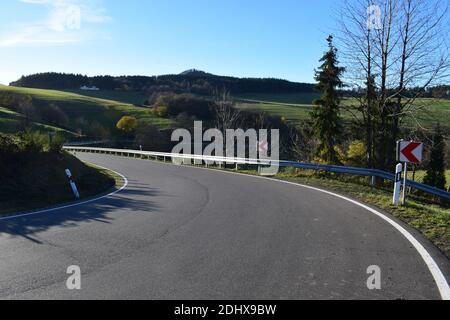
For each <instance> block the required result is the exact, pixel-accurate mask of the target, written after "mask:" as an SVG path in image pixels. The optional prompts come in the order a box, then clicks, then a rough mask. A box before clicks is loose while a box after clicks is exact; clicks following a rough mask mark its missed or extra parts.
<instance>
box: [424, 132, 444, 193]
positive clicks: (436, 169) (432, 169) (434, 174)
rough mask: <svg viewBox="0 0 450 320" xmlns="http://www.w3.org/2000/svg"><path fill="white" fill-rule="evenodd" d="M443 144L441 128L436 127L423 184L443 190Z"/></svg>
mask: <svg viewBox="0 0 450 320" xmlns="http://www.w3.org/2000/svg"><path fill="white" fill-rule="evenodd" d="M444 158H445V144H444V137H443V136H442V132H441V128H440V126H439V125H438V126H437V128H436V130H435V133H434V135H433V145H432V147H431V152H430V160H429V161H428V164H427V173H426V175H425V178H424V180H423V182H424V183H425V184H428V185H430V186H433V187H436V188H439V189H444V190H445V184H446V182H445V160H444Z"/></svg>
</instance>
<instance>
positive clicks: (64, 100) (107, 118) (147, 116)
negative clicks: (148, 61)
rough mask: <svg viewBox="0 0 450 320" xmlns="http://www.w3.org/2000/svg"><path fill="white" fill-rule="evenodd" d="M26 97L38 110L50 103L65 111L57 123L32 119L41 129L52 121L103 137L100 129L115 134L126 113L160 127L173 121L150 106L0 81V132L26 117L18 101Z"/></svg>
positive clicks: (11, 129)
mask: <svg viewBox="0 0 450 320" xmlns="http://www.w3.org/2000/svg"><path fill="white" fill-rule="evenodd" d="M24 97H31V100H32V106H33V108H34V109H35V110H34V111H37V113H39V110H40V109H43V108H48V107H49V106H50V107H52V108H57V109H60V110H61V111H62V113H63V116H62V117H63V120H64V121H61V122H60V123H58V124H57V125H55V124H50V123H44V124H41V125H40V124H39V121H34V120H33V121H34V122H35V124H34V125H36V126H37V128H40V129H49V128H48V127H45V125H49V124H50V125H52V127H56V128H53V129H55V130H62V131H71V132H77V133H81V134H83V135H84V134H87V135H89V136H99V137H100V136H101V131H105V132H106V131H108V132H109V133H110V134H113V135H114V134H116V133H117V129H116V127H115V126H116V123H117V121H118V120H119V119H120V118H121V117H122V116H124V115H128V116H133V117H136V118H137V119H139V120H140V121H142V122H144V123H147V124H151V125H155V126H157V127H159V128H164V127H167V126H168V125H169V124H170V121H169V120H168V119H161V118H158V117H156V116H154V115H153V114H152V113H151V110H150V109H145V108H139V107H136V106H134V105H132V104H130V103H124V102H118V101H114V100H107V99H101V98H96V97H89V96H84V95H80V94H77V93H71V92H64V91H57V90H45V89H31V88H17V87H8V86H2V85H0V107H1V109H0V132H1V131H4V132H11V131H13V128H14V125H17V124H18V122H19V121H20V119H23V117H24V114H23V111H22V110H21V108H20V103H19V102H18V101H19V100H20V99H23V98H24ZM42 126H44V127H42ZM50 129H51V128H50ZM44 131H45V130H44Z"/></svg>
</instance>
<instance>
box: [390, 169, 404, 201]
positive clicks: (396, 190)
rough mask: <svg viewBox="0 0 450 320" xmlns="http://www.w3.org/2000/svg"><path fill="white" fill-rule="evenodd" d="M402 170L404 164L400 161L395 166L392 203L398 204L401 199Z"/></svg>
mask: <svg viewBox="0 0 450 320" xmlns="http://www.w3.org/2000/svg"><path fill="white" fill-rule="evenodd" d="M402 170H403V165H402V164H401V163H399V164H398V165H397V166H396V167H395V184H394V196H393V197H392V203H393V204H394V205H396V206H397V205H398V203H399V201H400V187H401V185H402Z"/></svg>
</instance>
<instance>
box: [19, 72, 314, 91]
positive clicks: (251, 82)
mask: <svg viewBox="0 0 450 320" xmlns="http://www.w3.org/2000/svg"><path fill="white" fill-rule="evenodd" d="M11 85H12V86H17V87H29V88H41V89H56V90H63V89H79V88H80V87H81V86H84V85H88V86H96V87H98V88H100V89H102V90H124V91H149V92H161V91H171V92H175V93H194V94H201V95H212V94H214V91H215V90H216V88H220V89H221V90H226V91H228V92H230V93H232V94H240V93H293V92H311V91H313V88H314V85H312V84H307V83H296V82H290V81H287V80H281V79H272V78H265V79H264V78H236V77H225V76H216V75H212V74H209V73H205V72H198V71H190V72H185V73H182V74H178V75H163V76H158V77H156V76H154V77H146V76H120V77H111V76H96V77H87V76H85V75H80V74H65V73H39V74H33V75H29V76H22V77H21V78H20V79H19V80H17V81H15V82H12V83H11Z"/></svg>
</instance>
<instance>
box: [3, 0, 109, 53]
mask: <svg viewBox="0 0 450 320" xmlns="http://www.w3.org/2000/svg"><path fill="white" fill-rule="evenodd" d="M19 1H20V2H22V3H26V4H30V5H41V6H46V7H47V8H48V12H47V15H46V17H45V18H44V19H42V20H40V21H34V22H28V23H27V24H26V25H25V26H24V27H22V28H21V29H19V30H14V31H13V32H10V33H9V34H5V35H3V36H0V47H17V46H28V45H51V44H68V43H78V42H82V41H87V40H93V39H98V38H102V39H107V38H109V36H107V35H106V36H105V34H104V33H102V32H100V31H99V30H98V29H97V28H95V25H98V24H102V23H105V22H108V21H111V20H112V19H111V17H109V16H108V15H106V14H105V9H104V8H103V7H102V6H101V0H19Z"/></svg>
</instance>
